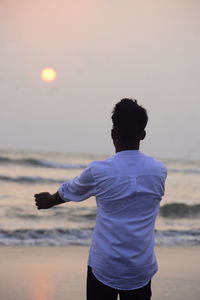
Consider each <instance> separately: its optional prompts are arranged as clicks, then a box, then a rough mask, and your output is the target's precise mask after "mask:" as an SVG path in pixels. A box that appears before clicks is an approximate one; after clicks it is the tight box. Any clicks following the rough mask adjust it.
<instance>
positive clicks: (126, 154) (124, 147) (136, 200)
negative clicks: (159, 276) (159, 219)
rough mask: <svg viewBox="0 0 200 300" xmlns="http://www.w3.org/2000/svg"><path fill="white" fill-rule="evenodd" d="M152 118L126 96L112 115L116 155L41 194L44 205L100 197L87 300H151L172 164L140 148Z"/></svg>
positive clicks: (37, 198)
mask: <svg viewBox="0 0 200 300" xmlns="http://www.w3.org/2000/svg"><path fill="white" fill-rule="evenodd" d="M147 121H148V116H147V112H146V110H145V109H144V108H143V107H142V106H140V105H138V103H137V101H136V100H132V99H122V100H121V101H120V102H119V103H117V104H116V105H115V107H114V110H113V113H112V122H113V128H112V131H111V136H112V139H113V143H114V146H115V150H116V153H115V155H113V156H112V157H110V158H108V159H106V160H104V161H94V162H92V163H91V164H89V166H88V167H87V168H86V169H85V170H84V171H83V172H82V173H81V175H80V176H78V177H75V178H74V179H71V180H68V181H66V182H64V183H63V184H62V185H61V186H60V187H59V189H58V191H57V192H56V193H55V194H53V195H51V194H49V193H41V194H36V195H35V201H36V206H37V207H38V209H46V208H50V207H52V206H54V205H57V204H61V203H64V202H68V201H77V202H78V201H82V200H85V199H87V198H89V197H91V196H96V203H97V216H96V226H95V229H94V232H93V236H92V243H91V247H90V253H89V259H88V274H87V300H100V299H101V300H116V299H117V297H118V295H119V297H120V300H128V299H131V300H134V299H135V300H149V299H150V298H151V278H152V276H153V275H154V274H155V273H156V271H157V262H156V257H155V254H154V224H155V220H156V215H157V213H158V210H159V203H160V200H161V197H162V196H163V194H164V183H165V179H166V175H167V172H166V168H165V166H164V165H163V164H162V163H161V162H160V161H157V160H155V159H154V158H152V157H149V156H147V155H145V154H143V153H141V152H140V151H139V146H140V141H141V140H143V139H144V138H145V135H146V132H145V127H146V124H147Z"/></svg>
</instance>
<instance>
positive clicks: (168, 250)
mask: <svg viewBox="0 0 200 300" xmlns="http://www.w3.org/2000/svg"><path fill="white" fill-rule="evenodd" d="M156 253H157V258H158V263H159V272H158V273H157V274H156V276H154V278H153V280H152V291H153V297H152V299H153V300H188V299H190V300H199V299H200V247H197V246H194V247H182V246H181V247H157V248H156ZM87 255H88V247H83V246H81V247H80V246H69V247H0V266H1V272H0V299H1V300H15V299H16V300H18V299H20V300H55V299H56V300H84V299H85V298H86V297H85V280H86V265H87Z"/></svg>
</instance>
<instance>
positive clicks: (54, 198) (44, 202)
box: [34, 192, 65, 209]
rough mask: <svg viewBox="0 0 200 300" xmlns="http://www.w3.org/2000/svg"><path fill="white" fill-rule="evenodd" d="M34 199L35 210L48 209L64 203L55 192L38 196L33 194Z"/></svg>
mask: <svg viewBox="0 0 200 300" xmlns="http://www.w3.org/2000/svg"><path fill="white" fill-rule="evenodd" d="M34 197H35V205H36V206H37V209H48V208H51V207H52V206H54V205H58V204H61V203H65V201H63V200H62V199H61V197H60V196H59V194H58V192H56V193H55V194H50V193H48V192H44V193H40V194H35V195H34Z"/></svg>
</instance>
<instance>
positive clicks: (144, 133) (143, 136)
mask: <svg viewBox="0 0 200 300" xmlns="http://www.w3.org/2000/svg"><path fill="white" fill-rule="evenodd" d="M145 136H146V131H145V130H144V131H143V132H142V134H141V137H140V140H144V138H145Z"/></svg>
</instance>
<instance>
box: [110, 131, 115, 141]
mask: <svg viewBox="0 0 200 300" xmlns="http://www.w3.org/2000/svg"><path fill="white" fill-rule="evenodd" d="M111 137H112V139H113V140H114V139H115V129H114V128H113V129H111Z"/></svg>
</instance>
